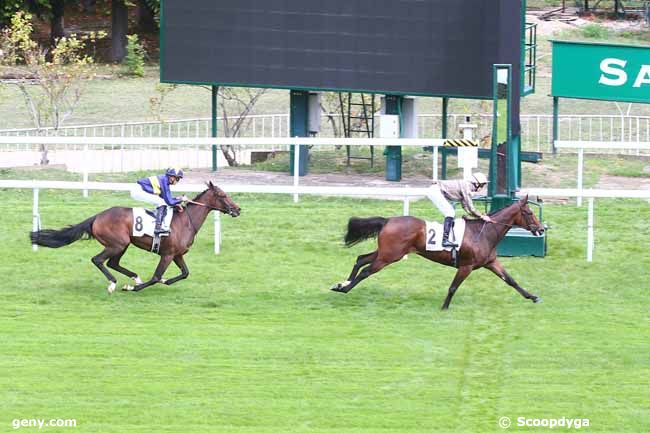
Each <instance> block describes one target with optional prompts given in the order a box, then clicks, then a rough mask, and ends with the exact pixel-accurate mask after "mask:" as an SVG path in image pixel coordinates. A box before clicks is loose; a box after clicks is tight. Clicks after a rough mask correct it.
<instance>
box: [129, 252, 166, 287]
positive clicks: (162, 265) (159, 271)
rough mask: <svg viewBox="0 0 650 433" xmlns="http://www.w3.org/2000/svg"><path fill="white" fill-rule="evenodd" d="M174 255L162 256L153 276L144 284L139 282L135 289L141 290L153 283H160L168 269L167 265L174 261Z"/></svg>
mask: <svg viewBox="0 0 650 433" xmlns="http://www.w3.org/2000/svg"><path fill="white" fill-rule="evenodd" d="M173 257H174V256H160V261H159V262H158V266H157V267H156V271H155V272H154V273H153V277H151V279H150V280H149V281H147V282H144V283H142V284H138V285H137V286H135V287H134V288H133V291H135V292H139V291H140V290H142V289H144V288H146V287H149V286H151V285H152V284H156V283H159V282H160V280H162V276H163V275H164V274H165V271H166V270H167V267H168V266H169V264H170V263H171V262H172V258H173Z"/></svg>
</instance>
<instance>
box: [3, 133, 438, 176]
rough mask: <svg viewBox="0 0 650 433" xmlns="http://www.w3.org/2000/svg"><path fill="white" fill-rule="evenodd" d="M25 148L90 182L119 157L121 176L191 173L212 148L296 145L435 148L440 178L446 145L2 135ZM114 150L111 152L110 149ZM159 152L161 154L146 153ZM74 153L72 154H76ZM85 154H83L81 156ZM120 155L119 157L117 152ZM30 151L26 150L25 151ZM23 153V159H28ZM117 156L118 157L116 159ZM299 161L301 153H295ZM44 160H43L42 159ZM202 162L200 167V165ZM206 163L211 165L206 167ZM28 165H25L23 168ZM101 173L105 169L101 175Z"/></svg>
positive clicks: (434, 170)
mask: <svg viewBox="0 0 650 433" xmlns="http://www.w3.org/2000/svg"><path fill="white" fill-rule="evenodd" d="M3 144H4V145H14V146H18V147H20V146H23V147H24V148H29V149H31V150H30V151H29V152H30V156H29V157H30V158H32V159H31V160H32V161H33V160H34V158H40V155H41V152H40V151H39V150H37V149H38V147H40V146H45V147H46V148H48V149H49V150H48V154H49V152H54V149H57V146H58V147H59V148H64V149H65V150H64V151H63V152H62V156H60V158H61V159H62V162H63V161H64V162H65V164H66V165H67V167H68V170H70V171H75V172H79V173H83V176H84V179H88V174H89V173H91V172H96V171H98V170H97V167H101V166H103V164H105V163H106V161H107V160H112V158H115V157H116V158H119V161H120V170H119V171H135V170H142V169H154V168H155V169H160V168H164V167H170V166H179V165H180V166H182V167H186V168H196V167H209V166H210V164H211V158H212V146H221V145H224V146H233V147H234V148H235V149H237V152H239V153H240V154H241V153H246V152H248V154H249V156H250V152H252V149H257V148H262V149H268V148H269V147H280V146H282V147H284V149H288V147H289V146H292V145H298V146H300V145H306V146H315V147H317V148H321V149H322V148H328V149H334V148H336V147H337V146H379V147H385V146H404V147H420V148H422V147H433V153H432V157H431V160H432V179H434V180H437V179H438V148H439V147H440V146H442V145H443V144H444V140H442V139H422V138H418V139H415V138H413V139H407V138H400V139H386V138H315V137H304V138H270V137H256V138H245V137H220V138H212V137H210V138H192V139H186V138H160V137H61V136H54V137H31V136H0V146H1V145H3ZM106 147H108V149H106ZM151 148H156V149H158V151H157V152H150V151H148V150H146V149H151ZM70 149H72V150H70ZM188 150H192V152H188ZM79 151H81V152H79ZM116 151H117V152H116ZM23 152H24V151H23ZM23 152H19V154H18V158H22V155H23ZM115 153H117V156H116V155H115ZM295 156H296V157H298V156H299V152H296V153H295ZM11 157H12V154H11V152H7V153H5V155H3V160H2V161H0V166H2V165H4V164H7V165H6V166H9V167H11V166H16V158H14V159H11ZM218 157H219V162H220V164H219V166H223V165H227V163H226V162H225V158H224V157H223V155H222V154H221V152H218ZM57 158H59V156H52V159H53V161H52V163H53V164H56V163H57V162H58V160H57ZM37 160H38V159H37ZM195 162H196V165H195ZM201 164H205V165H201ZM23 165H24V164H23ZM99 171H101V170H99Z"/></svg>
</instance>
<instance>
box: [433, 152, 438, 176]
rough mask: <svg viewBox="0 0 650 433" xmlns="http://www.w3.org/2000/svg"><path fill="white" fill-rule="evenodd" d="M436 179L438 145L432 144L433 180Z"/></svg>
mask: <svg viewBox="0 0 650 433" xmlns="http://www.w3.org/2000/svg"><path fill="white" fill-rule="evenodd" d="M437 180H438V146H433V181H434V182H435V181H437Z"/></svg>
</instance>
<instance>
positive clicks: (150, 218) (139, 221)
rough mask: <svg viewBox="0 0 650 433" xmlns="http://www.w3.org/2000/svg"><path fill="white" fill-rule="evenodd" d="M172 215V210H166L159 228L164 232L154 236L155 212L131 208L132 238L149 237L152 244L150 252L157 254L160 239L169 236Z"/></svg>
mask: <svg viewBox="0 0 650 433" xmlns="http://www.w3.org/2000/svg"><path fill="white" fill-rule="evenodd" d="M173 215H174V209H173V208H171V207H170V208H167V215H165V218H164V220H163V223H162V226H161V228H162V229H163V230H165V232H163V233H160V234H158V235H156V234H155V233H154V231H155V228H156V210H155V209H153V210H152V209H145V208H141V207H134V208H133V237H142V236H151V237H152V238H153V242H152V244H151V252H152V253H158V251H159V249H160V241H161V238H163V237H166V236H169V234H170V227H171V222H172V217H173Z"/></svg>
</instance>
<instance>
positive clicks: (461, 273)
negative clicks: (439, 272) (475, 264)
mask: <svg viewBox="0 0 650 433" xmlns="http://www.w3.org/2000/svg"><path fill="white" fill-rule="evenodd" d="M471 273H472V266H461V267H460V268H458V271H457V272H456V276H455V277H454V281H452V282H451V286H449V291H448V292H447V298H446V299H445V303H444V304H442V309H443V310H447V309H448V308H449V304H450V303H451V298H453V297H454V293H456V290H458V287H459V286H460V285H461V284H463V281H465V278H467V276H468V275H469V274H471Z"/></svg>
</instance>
